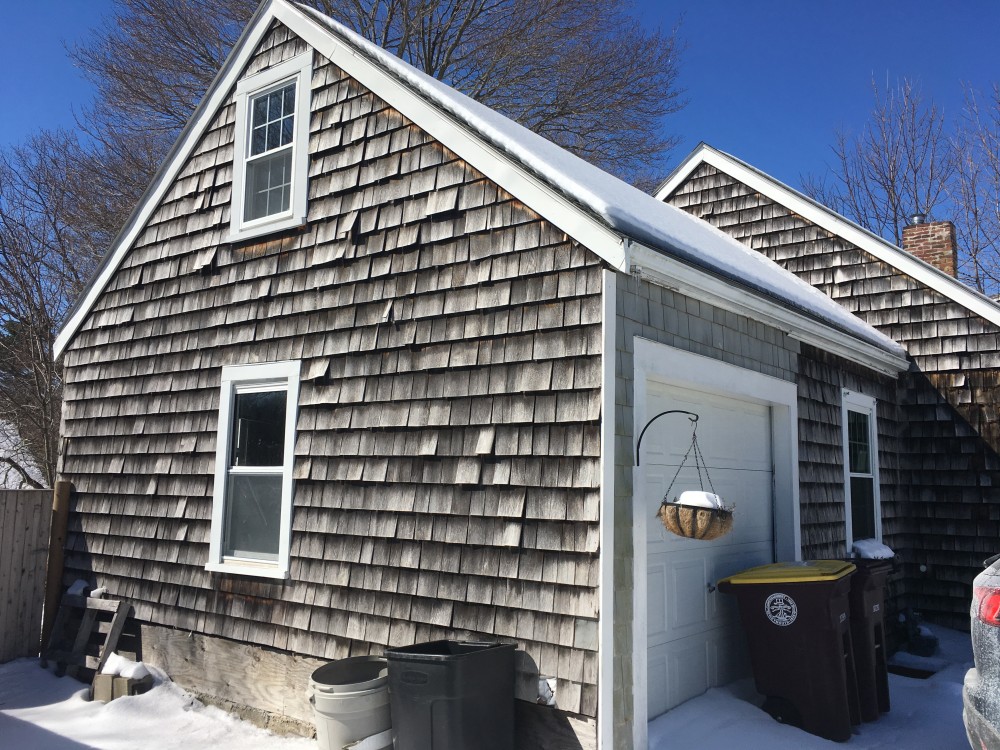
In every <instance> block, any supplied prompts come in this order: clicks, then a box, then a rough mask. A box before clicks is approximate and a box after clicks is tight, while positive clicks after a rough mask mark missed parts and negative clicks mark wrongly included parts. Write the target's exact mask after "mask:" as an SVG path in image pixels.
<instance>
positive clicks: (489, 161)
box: [275, 1, 627, 271]
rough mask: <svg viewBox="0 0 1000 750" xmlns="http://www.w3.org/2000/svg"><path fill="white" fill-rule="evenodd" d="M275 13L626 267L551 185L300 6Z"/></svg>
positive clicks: (618, 246)
mask: <svg viewBox="0 0 1000 750" xmlns="http://www.w3.org/2000/svg"><path fill="white" fill-rule="evenodd" d="M275 16H276V18H277V19H278V20H279V21H281V22H282V23H283V24H285V25H286V26H288V28H290V29H291V30H292V31H293V32H295V34H297V35H298V36H299V37H301V38H302V39H303V40H305V42H306V43H307V44H309V45H311V46H312V47H313V48H315V49H316V51H318V52H319V53H320V54H321V55H323V56H324V57H326V58H327V59H328V60H330V61H331V62H332V63H333V64H334V65H336V66H337V67H339V68H340V69H341V70H343V71H344V72H345V73H347V74H348V75H349V76H351V77H352V78H354V79H355V80H356V81H358V82H359V83H360V84H362V85H363V86H365V88H367V89H368V90H370V91H372V92H373V93H374V94H375V95H376V96H378V97H379V98H380V99H382V100H383V101H385V102H386V103H388V104H389V105H390V106H392V107H393V109H395V110H396V111H397V112H399V113H400V114H401V115H403V116H404V117H406V118H407V119H408V120H410V121H411V122H413V123H414V124H416V125H417V126H418V127H420V128H421V129H423V130H424V131H426V132H427V133H428V134H429V135H430V136H431V137H432V138H434V139H435V140H437V141H438V142H439V143H441V144H442V145H443V146H445V147H446V148H447V149H448V150H450V151H453V152H454V153H455V154H457V155H458V156H459V158H461V159H462V160H463V161H465V162H468V163H469V164H470V165H471V166H473V167H475V168H476V169H477V170H479V171H480V172H482V173H483V174H484V175H485V176H486V177H488V178H489V179H491V180H492V181H493V182H495V183H497V184H498V185H499V186H500V187H501V188H503V189H504V190H505V191H507V192H508V193H510V194H511V195H512V196H514V197H515V198H516V199H517V200H519V201H521V202H522V203H524V204H525V205H526V206H528V208H530V209H532V210H533V211H535V212H536V213H538V214H539V215H540V216H541V217H542V218H544V219H545V220H546V221H548V222H550V223H552V224H553V225H555V226H556V227H558V228H559V229H561V230H562V231H563V232H565V233H566V234H567V235H569V236H570V237H572V238H573V239H575V240H576V241H577V242H579V243H580V244H581V245H583V246H584V247H587V248H588V249H590V250H592V251H593V252H595V253H596V254H597V255H598V256H600V257H601V258H602V259H603V260H605V261H606V262H607V263H609V264H610V265H611V266H612V267H613V268H615V269H617V270H619V271H624V270H626V268H627V265H626V262H625V249H624V242H623V240H622V236H621V234H620V233H618V232H615V231H614V230H612V229H611V228H610V227H608V226H607V224H605V223H604V222H603V221H601V220H600V219H598V218H597V217H596V216H593V215H591V214H590V213H589V212H587V211H585V210H584V209H583V208H581V207H580V206H577V205H576V204H575V203H573V202H572V201H570V200H568V199H567V198H566V197H565V196H563V195H561V194H559V193H558V192H557V191H555V190H553V189H552V188H551V187H549V186H548V185H547V184H545V182H543V181H542V180H540V179H539V178H537V177H535V176H534V175H532V174H531V173H530V172H529V171H528V170H526V169H524V168H523V167H522V166H521V165H519V164H518V163H517V162H515V161H514V160H512V159H511V158H510V157H509V156H507V155H506V154H504V153H503V152H502V151H501V150H500V149H498V148H497V147H496V146H494V145H493V144H491V143H489V142H487V141H486V140H484V139H483V138H482V137H480V135H479V134H478V133H476V132H474V131H473V130H472V129H471V128H469V127H468V126H466V125H465V124H463V123H461V122H459V121H458V120H457V119H455V118H454V117H453V116H452V115H451V114H450V113H448V112H447V111H445V110H444V108H443V107H442V105H440V104H439V103H437V102H432V101H428V100H427V99H425V98H424V97H423V96H421V95H419V94H418V93H416V92H415V91H413V89H411V88H410V87H408V86H407V85H406V84H405V83H403V82H402V81H400V80H398V79H397V78H396V77H395V76H393V75H392V74H391V73H389V72H387V71H386V70H385V69H383V68H382V67H381V66H380V65H378V64H377V63H376V62H375V61H373V60H371V59H369V58H368V57H367V56H365V55H363V54H362V53H360V52H358V51H357V50H355V49H354V48H353V47H351V46H350V45H349V44H348V43H347V42H345V41H344V40H342V39H341V38H340V37H338V36H336V34H335V33H334V32H333V31H331V30H330V29H328V28H326V27H325V26H323V25H322V24H320V23H319V22H317V21H316V20H315V19H313V18H312V17H310V16H309V15H307V14H306V13H304V12H303V11H300V10H299V9H297V8H295V7H293V6H291V5H289V4H288V3H285V2H280V1H279V2H278V4H277V5H276V7H275Z"/></svg>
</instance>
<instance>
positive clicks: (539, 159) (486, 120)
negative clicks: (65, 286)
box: [56, 0, 906, 372]
mask: <svg viewBox="0 0 1000 750" xmlns="http://www.w3.org/2000/svg"><path fill="white" fill-rule="evenodd" d="M275 20H277V21H279V22H281V23H282V24H284V25H285V26H287V27H288V28H289V29H290V30H291V31H292V32H293V33H295V34H296V35H297V36H299V37H300V38H302V39H303V40H304V41H305V42H306V43H307V44H309V45H310V46H311V47H313V48H314V49H316V50H317V51H318V52H319V53H320V54H322V55H324V56H325V57H326V58H327V59H329V60H330V61H331V62H332V63H333V64H334V65H337V66H338V67H340V68H341V69H342V70H344V71H345V72H346V73H347V74H348V75H350V76H351V77H353V78H354V79H355V80H357V81H358V82H359V83H361V84H362V85H363V86H365V87H366V88H368V89H369V90H371V91H372V92H373V93H375V94H376V95H377V96H379V97H380V98H381V99H383V100H384V101H386V102H387V103H388V104H390V105H391V106H392V107H393V108H394V109H396V110H397V111H399V112H400V113H401V114H402V115H403V116H405V117H406V118H408V119H409V120H411V121H412V122H414V123H415V124H416V125H418V126H419V127H420V128H422V129H423V130H425V131H426V132H427V133H428V134H429V135H431V136H432V137H433V138H435V139H436V140H438V141H439V142H441V143H442V144H443V145H445V146H446V147H447V148H449V149H450V150H451V151H453V152H455V153H456V154H457V155H458V156H459V157H460V158H462V159H463V160H465V161H466V162H468V163H469V164H470V165H472V166H473V167H474V168H475V169H477V170H478V171H480V172H481V173H483V174H484V175H485V176H486V177H488V178H489V179H491V180H493V181H494V182H496V183H497V184H498V185H499V186H500V187H502V188H503V189H504V190H506V191H507V192H508V193H510V194H511V195H513V196H514V197H515V198H516V199H518V200H520V201H521V202H522V203H524V204H525V205H526V206H528V207H529V208H531V209H532V210H533V211H535V212H537V213H538V214H539V215H540V216H542V217H544V218H545V219H546V220H547V221H549V222H551V223H552V224H553V225H555V226H556V227H558V228H559V229H560V230H562V231H563V232H565V233H566V234H567V235H569V236H570V237H572V238H573V239H575V240H577V241H578V242H580V244H582V245H584V246H585V247H587V248H589V249H590V250H592V251H593V252H594V253H596V254H597V255H598V256H599V257H601V258H602V259H603V260H604V261H605V262H607V263H608V264H609V265H610V266H611V267H612V268H614V269H616V270H618V271H624V272H638V271H643V272H646V275H647V277H649V278H652V279H654V280H655V281H657V282H658V283H667V284H670V283H671V281H673V282H674V284H675V286H677V285H679V286H677V288H682V290H683V289H688V290H694V291H696V292H697V293H699V294H700V293H701V292H702V291H707V292H708V293H709V299H706V301H712V302H714V303H717V304H719V305H720V306H723V307H725V308H726V309H731V310H736V311H737V312H740V313H742V314H750V315H752V316H753V317H755V318H757V319H763V320H765V322H769V323H772V324H774V325H779V326H780V327H782V328H783V329H784V330H790V331H798V332H799V335H800V337H802V338H804V339H806V340H811V341H816V342H817V343H818V344H819V345H821V346H824V347H825V348H827V349H829V350H831V351H834V352H835V353H838V354H841V355H842V356H846V357H848V358H850V359H853V360H855V361H860V362H862V363H863V364H866V365H867V366H874V367H876V369H879V370H882V371H886V372H898V371H899V370H901V369H905V367H906V362H905V359H904V358H905V352H904V351H903V349H902V348H901V347H900V346H899V345H898V344H897V343H896V342H894V341H892V340H891V339H889V338H888V337H886V336H884V335H883V334H881V333H880V332H878V331H876V330H875V329H874V328H872V327H870V326H868V325H867V324H865V323H863V322H862V321H860V320H859V319H857V318H855V317H854V316H852V315H850V313H848V312H846V311H845V310H844V309H843V308H842V307H841V306H840V305H838V304H836V303H835V302H833V301H832V300H830V299H829V298H828V297H827V296H826V295H824V294H822V293H820V292H818V291H817V290H815V289H814V288H813V287H811V286H810V285H809V284H806V283H805V282H803V281H802V280H800V279H799V278H797V277H796V276H794V275H793V274H791V273H789V272H787V271H785V270H784V269H782V268H781V267H779V266H778V265H777V264H774V263H772V262H771V261H770V260H768V259H767V258H765V257H764V256H762V255H761V254H759V253H757V252H754V251H752V250H750V249H749V248H746V247H745V246H744V245H742V244H741V243H739V242H737V241H736V240H734V239H732V238H731V237H729V236H728V235H727V234H725V233H724V232H721V231H719V230H718V229H716V228H714V227H712V226H710V225H709V224H708V223H707V222H703V221H701V220H698V219H696V218H694V217H692V216H690V215H688V214H687V213H685V212H684V211H681V210H680V209H677V208H675V207H673V206H669V205H667V204H665V203H663V202H662V201H659V200H657V199H655V198H654V197H653V196H650V195H647V194H646V193H643V192H642V191H640V190H638V189H636V188H634V187H632V186H631V185H628V184H626V183H624V182H622V181H621V180H619V179H617V178H615V177H613V176H612V175H610V174H607V173H606V172H604V171H602V170H600V169H598V168H597V167H594V166H593V165H591V164H589V163H587V162H585V161H583V160H582V159H580V158H578V157H576V156H574V155H572V154H570V153H569V152H567V151H565V150H564V149H562V148H560V147H559V146H556V145H555V144H553V143H551V142H550V141H548V140H546V139H544V138H542V137H541V136H539V135H537V134H536V133H533V132H531V131H530V130H527V129H526V128H524V127H522V126H520V125H518V124H517V123H515V122H513V121H512V120H510V119H508V118H506V117H504V116H503V115H500V114H499V113H497V112H494V111H493V110H490V109H489V108H487V107H485V106H483V105H481V104H479V103H478V102H475V101H473V100H472V99H470V98H469V97H467V96H465V95H463V94H461V93H459V92H457V91H455V90H454V89H452V88H450V87H448V86H447V85H445V84H443V83H441V82H440V81H437V80H435V79H433V78H431V77H430V76H427V75H426V74H424V73H422V72H420V71H418V70H416V69H415V68H413V67H412V66H411V65H409V64H407V63H406V62H404V61H403V60H401V59H399V58H397V57H395V56H393V55H392V54H390V53H388V52H386V51H385V50H383V49H381V48H379V47H377V46H375V45H374V44H372V43H370V42H368V41H366V40H365V39H363V38H362V37H360V36H359V35H357V34H355V33H354V32H352V31H350V30H349V29H347V28H345V27H343V26H341V25H340V24H337V23H336V22H334V21H333V20H331V19H329V18H327V17H326V16H324V15H322V14H321V13H319V12H317V11H314V10H312V9H307V8H304V7H302V6H295V5H292V4H290V3H289V2H286V0H265V2H264V3H263V4H262V5H261V6H260V7H259V8H258V10H257V12H256V13H255V15H254V17H253V18H252V19H251V21H250V23H249V25H248V26H247V29H246V30H245V31H244V33H243V35H242V36H241V37H240V39H239V41H238V42H237V43H236V45H235V46H234V48H233V51H232V52H231V53H230V56H229V57H228V58H227V60H226V63H225V64H224V66H223V68H222V70H221V71H220V72H219V75H218V76H217V77H216V79H215V80H214V81H213V83H212V85H211V86H210V87H209V90H208V92H207V93H206V94H205V97H204V98H203V100H202V102H201V104H200V105H199V106H198V108H197V109H196V111H195V113H194V115H193V116H192V118H191V120H190V122H189V123H188V125H187V127H186V128H185V129H184V131H183V132H182V133H181V136H180V138H179V139H178V142H177V144H175V146H174V148H173V150H172V151H171V152H170V154H169V155H168V157H167V159H166V160H165V162H164V164H163V166H162V167H161V169H160V171H159V173H158V174H157V176H156V177H155V179H154V180H153V183H152V184H151V185H150V187H149V189H148V190H147V191H146V194H145V195H144V196H143V198H142V200H141V201H140V202H139V205H138V206H137V207H136V209H135V212H134V213H133V215H132V217H131V218H130V220H129V222H128V224H127V225H126V227H125V229H123V231H122V233H121V234H120V235H119V237H118V238H117V239H116V240H115V242H114V243H113V245H112V248H111V250H110V251H109V253H108V255H107V257H106V258H105V261H104V263H102V265H101V267H100V269H99V270H98V273H97V275H96V276H95V279H94V280H93V282H92V283H91V285H90V286H89V287H88V288H87V290H85V292H84V294H83V295H82V296H81V299H80V300H79V302H78V303H77V305H76V307H74V309H73V310H72V312H71V314H70V316H69V319H68V321H67V323H66V325H65V326H64V328H63V330H62V331H61V332H60V334H59V336H58V338H57V340H56V352H57V354H59V353H61V352H62V351H63V350H64V349H65V347H66V346H67V344H68V343H69V341H70V340H71V339H72V337H73V336H74V335H75V333H76V332H77V330H79V327H80V326H81V325H82V324H83V321H84V320H85V319H86V316H87V314H88V313H89V311H90V309H91V307H92V306H93V305H94V304H95V302H96V301H97V298H98V297H99V295H100V294H101V292H102V291H103V289H104V288H105V286H106V285H107V283H108V282H109V281H110V279H111V277H112V275H113V274H114V273H115V271H116V270H117V268H118V266H119V265H120V263H121V261H122V260H123V258H124V257H125V255H126V253H127V252H128V250H129V248H130V247H131V245H132V243H133V242H134V241H135V239H136V237H137V236H138V235H139V233H140V232H141V231H142V228H143V226H144V225H145V223H146V221H147V220H148V218H149V216H150V215H151V214H152V212H153V210H155V207H156V205H157V204H158V202H159V201H160V199H161V198H162V197H163V195H164V193H165V192H166V190H167V189H168V188H169V186H170V184H171V183H172V181H173V179H174V177H175V176H176V174H177V173H178V172H179V170H180V169H181V167H182V165H183V164H184V162H185V160H186V158H187V156H188V155H189V154H190V153H191V151H192V150H193V149H194V147H195V145H196V144H197V142H198V140H199V138H200V136H201V134H202V133H203V132H204V131H205V129H206V128H207V126H208V123H209V121H210V119H211V117H212V116H213V115H214V113H215V112H216V110H217V109H218V108H219V107H220V106H221V105H222V104H223V103H224V102H225V100H226V97H227V96H228V94H229V91H230V90H231V88H232V87H233V85H235V83H236V81H237V80H238V78H239V76H240V73H241V71H242V70H243V68H244V67H245V65H246V63H247V62H248V60H249V58H250V56H251V55H252V54H253V52H254V50H255V48H256V47H257V45H258V43H259V42H260V40H261V39H262V38H263V36H264V34H265V33H266V31H267V29H268V27H269V26H270V24H271V22H272V21H275ZM650 248H651V249H652V250H651V251H650V250H649V249H650ZM677 261H680V263H678V262H677ZM720 282H721V286H720ZM709 287H711V289H709ZM713 290H714V291H713ZM737 290H739V293H736V291H737ZM689 293H690V292H689ZM703 298H704V297H703Z"/></svg>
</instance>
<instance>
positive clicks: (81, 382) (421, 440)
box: [64, 26, 601, 716]
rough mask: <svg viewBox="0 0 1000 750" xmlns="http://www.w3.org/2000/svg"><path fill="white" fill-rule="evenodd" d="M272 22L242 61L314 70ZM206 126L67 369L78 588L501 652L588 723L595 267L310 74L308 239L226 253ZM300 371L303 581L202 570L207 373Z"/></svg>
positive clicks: (366, 99)
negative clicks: (508, 649)
mask: <svg viewBox="0 0 1000 750" xmlns="http://www.w3.org/2000/svg"><path fill="white" fill-rule="evenodd" d="M305 49H306V48H305V46H304V44H303V43H302V42H301V40H298V39H296V38H294V37H292V36H290V35H289V34H288V32H287V30H285V29H283V28H282V27H280V26H276V27H275V28H274V29H273V31H272V32H271V34H270V35H269V36H268V38H267V40H266V41H265V42H264V43H263V44H262V46H261V48H260V50H259V52H258V54H257V56H256V57H255V58H254V60H253V61H252V62H251V63H250V66H249V68H248V72H253V71H256V70H260V69H263V68H265V67H267V66H269V65H272V64H274V63H275V62H278V61H281V60H284V59H288V58H290V57H292V56H294V55H296V54H300V53H301V52H303V51H304V50H305ZM234 122H235V105H234V104H233V102H232V98H231V99H230V101H229V103H227V104H226V105H225V106H224V107H223V108H222V109H221V110H220V111H219V112H217V113H216V115H215V117H214V120H213V122H212V124H211V126H210V127H209V129H208V131H207V133H206V134H205V135H204V137H203V138H202V140H201V142H200V143H199V145H198V147H197V148H196V149H195V151H194V153H193V154H192V156H191V158H190V159H189V161H188V163H187V164H186V165H185V167H184V169H183V170H182V171H181V174H180V175H179V177H178V179H177V180H176V182H175V184H174V185H173V187H172V188H171V189H170V190H169V191H168V193H167V195H166V196H165V198H164V200H163V201H162V203H161V204H160V206H159V207H158V209H157V210H156V212H155V213H154V215H153V217H152V218H151V220H150V221H149V223H148V225H147V226H146V227H145V229H144V231H143V232H142V233H141V234H140V236H139V238H138V239H137V241H136V243H135V245H134V246H133V248H132V249H131V251H130V253H129V254H128V255H127V257H126V258H125V260H124V262H123V263H122V265H121V268H120V270H119V271H118V272H117V273H116V274H115V276H114V277H113V278H112V279H111V282H110V283H109V285H108V287H107V290H106V291H105V293H104V294H103V295H101V297H100V298H99V299H98V301H97V303H96V304H95V305H94V309H93V312H92V313H91V314H90V316H89V317H88V319H87V320H86V321H85V322H84V323H83V325H82V326H81V327H80V330H79V333H78V334H77V335H76V337H75V339H74V340H73V342H72V344H71V345H70V346H69V347H68V349H67V351H66V354H65V365H66V388H65V392H66V399H65V408H64V416H65V425H66V429H65V438H66V441H65V464H64V473H65V475H66V476H67V477H68V478H70V479H71V480H72V481H73V482H74V484H75V485H76V488H77V498H78V500H77V504H76V509H75V513H74V516H73V528H74V533H73V535H72V538H71V542H70V545H71V549H72V551H71V553H70V556H69V559H68V568H69V573H68V575H70V576H72V577H76V576H78V575H84V576H87V575H90V576H93V577H94V578H96V579H97V580H98V581H99V582H100V583H101V585H105V586H107V587H108V588H109V590H110V591H111V593H112V594H115V595H121V596H127V597H129V598H130V599H131V600H133V601H134V602H135V607H136V614H137V617H139V618H140V619H141V620H144V621H147V622H151V623H156V624H160V625H165V626H171V627H179V628H185V629H190V630H195V631H197V632H200V633H204V634H208V635H217V636H222V637H225V638H231V639H237V640H241V641H246V642H249V643H253V644H259V645H262V646H267V647H275V648H279V649H287V650H290V651H295V652H299V653H303V654H309V655H313V656H317V657H343V656H347V655H353V654H367V653H379V652H381V651H382V650H383V649H384V648H386V647H390V646H399V645H406V644H409V643H413V642H415V641H421V640H433V639H437V638H445V637H465V636H471V637H481V636H500V637H503V638H506V639H509V640H513V641H517V642H518V643H519V644H520V645H521V647H522V648H524V649H525V650H526V651H527V652H528V653H529V654H530V655H531V656H532V658H533V659H534V660H535V661H536V663H537V664H538V666H539V669H540V671H541V672H542V674H544V675H550V676H554V677H557V678H559V680H560V685H561V691H560V698H559V705H560V708H563V709H564V710H568V711H571V712H575V713H582V714H586V715H589V716H594V715H595V714H596V682H597V679H596V672H597V667H596V664H597V661H596V648H597V644H596V640H595V639H594V638H592V637H590V636H589V635H588V634H590V633H591V631H592V630H593V628H594V626H595V623H596V620H597V617H598V614H599V613H598V597H597V586H598V580H597V571H598V566H597V559H598V553H599V545H598V520H599V519H598V487H599V484H598V483H599V480H600V477H599V473H600V472H599V464H600V455H599V446H600V441H599V423H600V419H601V413H600V355H601V332H600V331H601V327H600V324H601V320H600V315H601V302H600V295H601V270H600V265H599V263H598V260H597V258H596V256H594V255H593V254H591V253H590V252H588V251H586V250H584V249H583V248H581V247H579V246H577V245H575V244H574V243H573V242H571V241H569V240H568V239H567V237H566V236H565V235H563V234H562V233H560V232H559V231H558V230H556V229H554V228H553V227H552V226H551V225H549V224H547V223H546V222H544V221H543V220H541V219H540V218H539V217H538V216H537V215H535V214H533V213H531V212H530V211H528V210H527V209H526V208H525V207H524V206H523V205H521V204H519V203H517V202H516V201H514V200H513V199H512V198H511V197H510V196H509V195H507V194H506V193H504V192H503V191H502V190H499V189H498V188H497V187H496V186H495V185H494V184H492V183H490V182H489V181H488V180H487V179H485V178H484V177H483V176H482V175H480V174H479V173H477V172H475V170H473V169H471V168H470V167H469V166H468V165H467V164H465V163H463V162H462V161H460V160H459V159H458V158H457V157H456V156H455V155H454V154H452V153H451V152H449V151H448V150H447V149H446V148H444V147H443V146H442V145H441V144H439V143H436V142H434V141H433V140H432V139H430V138H429V137H428V135H427V134H426V133H424V132H422V131H421V130H420V129H419V128H417V127H416V126H414V125H413V124H412V123H410V122H408V121H406V120H405V119H404V118H403V117H402V116H401V115H400V114H399V113H398V112H396V111H394V110H392V109H391V108H389V107H388V106H387V105H386V104H385V103H384V102H382V101H381V100H380V99H378V98H377V97H375V96H374V95H373V94H372V93H371V92H369V91H367V90H365V89H364V88H363V87H362V86H360V85H359V84H358V83H357V82H356V81H353V80H351V79H349V78H347V77H346V76H345V74H344V73H343V72H342V71H340V70H338V69H337V68H335V67H334V66H333V65H332V64H330V63H329V62H328V61H327V60H325V59H324V58H322V57H321V56H319V55H318V54H317V55H315V56H314V73H313V97H312V113H311V127H310V134H311V135H310V153H311V156H310V165H309V173H310V188H309V190H310V201H309V214H308V223H307V226H306V227H305V228H304V229H303V230H302V231H297V232H295V231H293V232H288V233H286V234H284V235H282V236H280V237H273V238H265V239H262V240H260V241H254V242H251V243H247V244H241V245H227V244H223V242H224V238H225V236H226V232H227V229H228V226H227V225H228V220H229V198H230V195H231V191H232V186H231V180H232V163H231V162H232V157H233V152H234V146H233V143H234V138H235V132H234ZM285 359H302V360H304V362H303V368H302V383H301V391H300V399H299V404H298V407H299V408H298V427H297V435H296V444H295V456H296V458H295V468H294V471H295V478H296V489H295V499H294V514H293V532H292V541H291V554H292V559H291V577H290V579H289V580H288V581H287V582H284V583H274V582H265V581H254V580H248V579H241V578H233V577H228V576H225V575H219V574H210V573H208V572H207V571H205V569H204V565H205V563H206V561H207V556H208V540H209V531H210V528H209V524H210V516H211V503H212V499H211V493H212V477H213V472H214V466H215V448H216V445H215V442H216V439H215V430H216V427H217V423H216V419H217V411H218V406H219V403H218V402H219V380H220V369H221V367H222V366H224V365H230V364H241V363H254V362H265V361H278V360H285Z"/></svg>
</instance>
